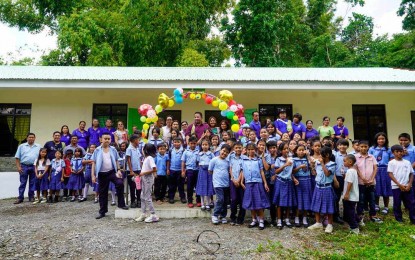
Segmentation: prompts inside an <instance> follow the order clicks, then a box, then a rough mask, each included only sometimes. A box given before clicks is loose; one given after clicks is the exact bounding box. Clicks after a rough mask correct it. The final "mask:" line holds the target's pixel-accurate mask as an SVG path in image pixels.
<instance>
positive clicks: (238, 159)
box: [228, 153, 242, 180]
mask: <svg viewBox="0 0 415 260" xmlns="http://www.w3.org/2000/svg"><path fill="white" fill-rule="evenodd" d="M228 161H229V166H230V167H231V169H232V172H231V175H232V177H233V178H234V179H235V180H237V179H238V178H239V175H240V173H241V169H242V155H240V156H236V154H235V153H231V154H229V156H228Z"/></svg>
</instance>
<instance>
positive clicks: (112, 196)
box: [111, 191, 115, 201]
mask: <svg viewBox="0 0 415 260" xmlns="http://www.w3.org/2000/svg"><path fill="white" fill-rule="evenodd" d="M111 199H112V201H115V192H113V191H111Z"/></svg>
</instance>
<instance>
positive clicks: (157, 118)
mask: <svg viewBox="0 0 415 260" xmlns="http://www.w3.org/2000/svg"><path fill="white" fill-rule="evenodd" d="M158 120H159V117H158V116H155V117H153V118H152V119H151V121H152V122H153V123H155V122H157V121H158Z"/></svg>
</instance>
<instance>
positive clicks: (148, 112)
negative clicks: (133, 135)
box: [147, 109, 157, 118]
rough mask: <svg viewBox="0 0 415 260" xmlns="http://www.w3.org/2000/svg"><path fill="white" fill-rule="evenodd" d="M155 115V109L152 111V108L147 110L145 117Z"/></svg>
mask: <svg viewBox="0 0 415 260" xmlns="http://www.w3.org/2000/svg"><path fill="white" fill-rule="evenodd" d="M156 115H157V114H156V111H154V110H153V109H152V110H148V111H147V117H148V118H154V117H155V116H156Z"/></svg>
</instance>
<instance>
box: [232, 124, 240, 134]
mask: <svg viewBox="0 0 415 260" xmlns="http://www.w3.org/2000/svg"><path fill="white" fill-rule="evenodd" d="M231 130H232V132H234V133H236V132H238V131H239V125H238V124H233V125H232V126H231Z"/></svg>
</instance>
